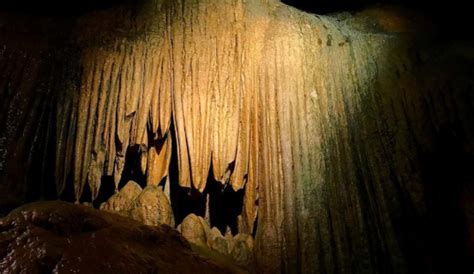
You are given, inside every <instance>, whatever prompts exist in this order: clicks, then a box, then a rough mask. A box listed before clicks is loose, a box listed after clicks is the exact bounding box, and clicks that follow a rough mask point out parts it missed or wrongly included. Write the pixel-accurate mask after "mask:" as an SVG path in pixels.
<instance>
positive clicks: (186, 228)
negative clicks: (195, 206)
mask: <svg viewBox="0 0 474 274" xmlns="http://www.w3.org/2000/svg"><path fill="white" fill-rule="evenodd" d="M210 230H211V229H210V227H209V225H208V224H207V222H206V221H205V220H204V219H203V218H202V217H200V216H196V215H195V214H189V215H188V216H186V218H184V219H183V222H182V223H181V225H180V231H181V234H182V235H183V237H184V238H186V239H187V240H188V241H190V242H191V243H194V244H197V245H201V246H207V234H208V233H209V231H210Z"/></svg>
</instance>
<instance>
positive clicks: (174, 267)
mask: <svg viewBox="0 0 474 274" xmlns="http://www.w3.org/2000/svg"><path fill="white" fill-rule="evenodd" d="M183 262H186V263H183ZM0 271H1V272H2V273H244V272H243V271H241V270H239V269H238V268H236V267H230V266H229V265H225V264H221V263H218V262H216V261H213V260H212V259H211V258H209V257H202V256H200V255H198V254H196V253H195V252H193V251H192V250H191V247H190V246H189V244H188V242H187V241H186V240H185V239H184V238H182V237H181V236H180V235H179V233H178V232H177V231H175V230H174V229H172V228H170V227H169V226H146V225H142V224H140V223H138V222H135V221H133V220H131V219H129V218H124V217H121V216H118V215H114V214H110V213H107V212H103V211H102V212H100V211H98V210H95V209H91V208H89V207H84V206H79V205H73V204H69V203H65V202H39V203H33V204H28V205H26V206H23V207H21V208H18V209H16V210H15V211H14V212H12V213H11V214H9V215H8V216H7V217H5V218H3V219H0Z"/></svg>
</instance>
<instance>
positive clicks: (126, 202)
mask: <svg viewBox="0 0 474 274" xmlns="http://www.w3.org/2000/svg"><path fill="white" fill-rule="evenodd" d="M142 190H143V189H142V188H141V187H140V186H139V185H138V184H137V183H136V182H134V181H129V182H128V183H127V184H126V185H125V186H124V187H123V188H122V189H120V191H119V192H117V193H115V194H114V195H112V197H110V198H109V199H108V200H107V201H106V202H105V203H103V204H102V205H100V209H102V210H109V211H116V212H126V211H129V210H131V209H132V207H133V206H134V203H135V200H136V199H137V197H138V196H139V195H140V193H141V192H142Z"/></svg>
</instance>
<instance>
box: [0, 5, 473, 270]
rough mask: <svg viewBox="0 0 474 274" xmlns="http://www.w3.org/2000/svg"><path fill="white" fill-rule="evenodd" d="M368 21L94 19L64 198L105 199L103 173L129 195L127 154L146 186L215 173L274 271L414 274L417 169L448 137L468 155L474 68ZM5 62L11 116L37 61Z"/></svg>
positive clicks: (202, 183) (83, 31) (67, 121)
mask: <svg viewBox="0 0 474 274" xmlns="http://www.w3.org/2000/svg"><path fill="white" fill-rule="evenodd" d="M396 19H397V20H400V18H396ZM358 20H361V21H358ZM397 20H394V21H395V22H394V23H396V22H398V21H397ZM102 22H104V24H103V26H102V25H101V23H102ZM107 22H108V23H107ZM354 22H355V23H354ZM363 22H364V21H363V20H362V19H358V18H355V19H354V18H352V19H347V20H345V19H344V17H343V16H341V18H339V17H337V18H336V17H329V16H316V15H310V14H305V13H302V12H299V11H297V10H295V9H292V8H288V7H287V6H285V5H283V4H281V3H279V2H278V1H264V0H261V1H241V0H224V1H197V0H190V1H184V0H179V1H171V0H169V1H168V0H161V1H160V0H156V1H150V2H149V3H147V5H146V6H145V8H143V9H138V10H137V13H136V14H134V13H132V12H129V11H125V10H123V9H117V10H111V11H103V12H98V13H92V14H89V15H87V16H85V17H84V18H82V19H81V20H80V21H79V22H78V24H77V26H76V29H74V31H75V33H74V34H75V35H73V36H74V37H76V36H77V37H78V38H77V40H75V41H74V43H76V44H75V46H76V47H77V48H79V49H80V51H79V52H78V53H77V54H78V55H79V56H80V58H78V64H72V65H71V67H68V66H67V64H66V65H65V66H66V67H67V68H68V69H66V70H65V71H67V72H68V73H65V75H64V78H65V79H60V80H61V81H62V80H64V81H65V83H66V84H65V87H64V89H65V90H66V91H67V92H66V93H64V94H61V93H60V92H58V93H59V95H56V97H55V98H56V101H57V103H56V104H57V106H56V112H55V114H56V115H55V117H56V118H55V119H56V124H55V125H56V128H55V130H56V132H55V136H56V151H55V160H56V168H55V174H56V180H57V190H58V193H59V194H60V193H61V192H63V191H64V189H65V188H66V187H65V186H66V184H67V183H68V178H71V177H72V179H73V182H72V183H73V184H74V192H75V198H76V200H77V201H79V200H80V199H81V196H82V192H83V189H84V187H85V186H86V185H87V184H88V186H89V188H90V190H91V194H92V200H93V199H95V198H96V197H97V195H98V192H99V190H100V188H101V186H100V184H101V178H102V176H104V175H106V176H113V178H114V182H115V188H116V189H117V188H118V184H119V182H120V180H121V178H122V173H123V171H124V168H125V165H126V163H125V161H126V155H127V151H129V149H132V148H133V149H135V150H138V155H139V157H140V159H137V160H139V164H140V169H141V172H142V173H143V175H145V176H146V183H147V184H148V185H152V186H156V185H158V184H160V183H162V182H163V180H164V179H166V180H167V183H166V185H167V187H169V184H174V183H176V184H179V185H180V186H181V187H185V188H188V189H194V190H198V191H199V192H203V191H204V190H205V188H206V184H207V180H208V175H209V174H210V172H212V175H213V176H214V178H213V179H215V180H216V181H218V182H220V183H221V184H223V185H224V186H225V187H227V186H229V187H232V188H233V189H234V190H235V191H237V190H241V189H243V191H244V192H245V195H244V198H243V199H244V201H243V208H242V215H241V216H242V224H241V229H242V230H243V231H240V232H244V233H247V234H253V233H254V231H256V243H255V250H256V255H257V263H258V265H259V269H260V270H262V271H266V272H289V273H293V272H305V271H308V272H316V273H326V272H328V273H332V272H351V270H354V269H355V271H354V272H364V271H366V272H370V273H380V272H386V271H384V270H386V269H384V267H385V265H390V267H392V268H393V269H397V270H400V271H401V272H406V271H407V269H408V268H409V267H410V265H409V262H407V261H406V260H404V259H403V258H404V254H406V253H407V252H411V251H410V250H409V249H408V248H407V246H410V243H408V244H407V243H406V242H405V241H406V239H404V237H405V234H403V233H405V232H406V231H409V230H410V229H409V226H410V225H411V224H410V223H399V221H400V220H402V219H403V218H412V216H423V214H425V213H426V204H425V202H424V200H425V197H424V193H425V192H424V187H425V184H424V181H423V175H422V167H421V166H420V165H421V164H419V163H420V161H421V160H420V159H421V158H422V157H423V155H424V154H423V153H425V152H427V151H428V152H429V151H432V150H433V147H434V146H435V145H434V144H433V142H434V141H432V140H433V139H436V138H437V136H438V135H439V134H440V128H442V125H443V124H454V123H458V124H459V125H458V127H459V129H458V130H459V132H461V133H462V134H461V135H462V136H464V138H465V140H472V139H470V138H472V132H474V131H473V128H472V127H473V126H472V125H473V123H469V122H460V121H464V119H465V120H467V121H471V122H472V119H468V118H466V117H472V109H474V108H472V100H471V99H472V96H471V97H469V96H467V95H466V90H467V91H472V83H471V82H469V81H464V80H462V79H464V78H462V76H465V75H466V71H464V70H468V69H472V64H471V63H469V62H470V61H465V63H462V62H461V65H462V66H460V67H459V68H458V69H456V68H457V66H456V65H457V64H455V63H454V62H453V61H452V60H451V58H452V56H450V54H452V55H456V54H457V55H456V57H457V58H458V59H460V60H466V59H469V58H467V57H466V56H463V55H462V54H458V53H452V52H448V53H441V52H443V48H435V47H434V46H433V48H428V49H426V48H423V47H426V45H425V44H421V45H419V44H418V42H417V39H420V38H416V37H414V35H410V34H408V33H399V32H400V29H399V28H398V27H397V28H396V32H394V31H391V30H390V29H384V28H382V30H379V29H375V30H374V29H372V28H371V27H370V26H365V27H364V23H363ZM114 23H116V24H117V25H118V26H116V27H114ZM99 26H100V27H99ZM111 26H112V27H111ZM389 26H390V24H389ZM382 27H383V26H382ZM415 38H416V39H415ZM421 49H423V50H425V51H426V53H425V56H420V55H421V54H420V51H421ZM0 50H1V48H0ZM8 50H10V48H9V49H8ZM5 52H6V53H9V54H14V55H15V56H13V55H11V56H8V55H6V54H5ZM0 53H1V54H0V60H2V62H1V63H0V65H1V66H2V67H0V72H6V75H9V76H8V77H3V78H1V79H0V80H1V81H2V82H0V92H2V93H0V95H1V96H2V97H4V95H5V97H7V98H9V100H10V101H8V103H6V104H10V105H15V104H14V103H11V101H14V98H13V99H11V98H10V97H14V96H16V94H14V95H12V94H11V93H9V92H11V91H12V90H15V92H17V93H18V94H20V95H21V94H23V93H26V92H28V91H29V89H28V88H29V87H28V86H26V85H27V83H26V82H27V81H23V78H24V77H23V76H19V75H23V74H24V70H25V68H24V67H25V63H26V62H27V60H26V59H25V60H24V59H22V57H19V56H20V55H21V53H15V52H14V51H13V53H12V51H11V50H10V51H4V52H3V51H2V52H0ZM17 55H18V56H17ZM458 55H460V56H458ZM9 58H11V59H14V60H21V61H16V62H9V61H8V62H7V61H3V60H10V59H9ZM76 66H77V67H79V68H76ZM440 67H443V68H444V69H445V70H446V67H449V68H451V67H453V72H452V73H447V74H446V75H444V74H443V73H440V72H439V71H440ZM28 69H29V70H31V74H34V70H35V67H31V68H28ZM70 71H72V72H70ZM469 72H470V71H469ZM433 75H434V76H436V77H434V76H433ZM455 76H456V77H458V78H459V79H461V80H460V81H457V82H456V81H454V80H453V79H458V78H456V77H455ZM433 77H434V78H433ZM76 78H77V79H76ZM3 81H5V83H4V82H3ZM56 81H58V82H59V80H56ZM53 86H54V85H53ZM60 86H61V85H60ZM7 87H8V88H7ZM446 90H450V91H452V92H450V93H449V95H444V93H443V91H446ZM22 92H23V93H22ZM32 93H33V92H32ZM9 96H10V97H9ZM31 96H32V98H33V99H31V100H32V101H33V103H32V105H33V111H32V113H35V114H37V113H41V109H45V108H44V105H43V104H44V103H41V102H42V101H41V100H42V99H41V96H40V95H35V94H33V95H31ZM443 96H445V97H449V98H448V99H446V98H441V97H443ZM462 98H468V99H469V100H463V99H462ZM446 101H447V102H449V103H442V102H446ZM2 106H3V105H2ZM42 107H43V108H42ZM8 111H14V110H13V109H11V108H10V109H9V110H8ZM31 115H34V114H31ZM11 116H12V115H10V112H8V115H7V116H1V115H0V117H1V119H3V120H0V124H2V125H4V124H5V120H4V119H13V118H12V117H11ZM19 116H21V115H19ZM4 117H7V118H4ZM21 117H23V116H21ZM41 117H52V114H50V113H46V112H45V113H42V116H41ZM459 117H461V118H462V119H461V118H459ZM25 119H26V118H25ZM44 119H47V118H44ZM457 120H459V121H457ZM30 123H32V122H30ZM171 123H173V125H171ZM16 124H21V123H16ZM47 125H49V124H47ZM48 127H49V126H48ZM31 128H32V126H31V125H29V126H28V127H27V129H26V130H27V131H28V132H30V131H33V130H32V129H31ZM170 128H173V130H174V132H170ZM7 130H8V134H9V137H8V138H9V139H8V142H10V143H11V142H13V141H11V140H12V139H13V138H12V137H11V136H15V134H16V133H14V132H10V131H11V128H7ZM28 132H21V134H17V135H19V136H22V134H23V135H27V134H28ZM172 136H173V138H172ZM20 143H26V141H25V140H24V139H21V138H20ZM173 147H176V151H177V158H178V169H179V181H178V182H169V177H168V175H169V167H170V161H171V154H172V151H173V150H172V148H173ZM0 156H1V155H0ZM1 157H3V156H1ZM0 160H2V162H3V158H2V159H0ZM0 163H1V162H0ZM58 163H59V165H58ZM211 169H212V170H211ZM69 183H71V182H69ZM400 239H402V240H400ZM356 257H357V258H360V259H357V260H354V259H353V258H356ZM400 258H401V259H400Z"/></svg>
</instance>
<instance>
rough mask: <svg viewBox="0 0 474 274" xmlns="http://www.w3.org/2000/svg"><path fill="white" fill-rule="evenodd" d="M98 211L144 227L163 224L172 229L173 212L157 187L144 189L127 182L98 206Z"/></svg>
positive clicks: (151, 186)
mask: <svg viewBox="0 0 474 274" xmlns="http://www.w3.org/2000/svg"><path fill="white" fill-rule="evenodd" d="M100 209H102V210H107V211H111V212H115V213H118V214H120V215H122V216H127V217H130V218H132V219H134V220H136V221H139V222H141V223H143V224H146V225H159V224H165V225H169V226H172V227H174V215H173V210H172V209H171V205H170V202H169V199H168V197H166V195H165V194H164V192H163V191H162V190H161V189H160V188H159V187H157V186H153V185H150V186H147V187H145V189H143V190H142V189H141V187H140V186H139V185H138V184H137V183H135V182H133V181H130V182H128V183H127V184H126V185H125V186H124V187H123V188H122V189H121V190H120V191H119V192H117V193H116V194H114V195H113V196H112V197H110V199H109V200H107V201H106V202H105V203H103V204H102V205H101V206H100Z"/></svg>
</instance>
